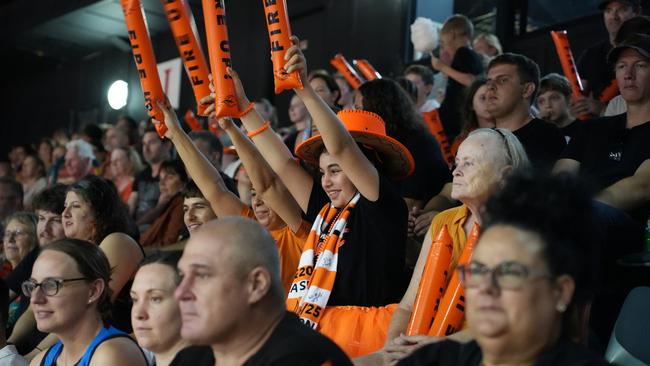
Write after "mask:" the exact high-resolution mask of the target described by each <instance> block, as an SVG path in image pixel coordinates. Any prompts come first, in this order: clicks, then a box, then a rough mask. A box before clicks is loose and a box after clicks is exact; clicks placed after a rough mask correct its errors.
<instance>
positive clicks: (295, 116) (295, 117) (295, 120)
mask: <svg viewBox="0 0 650 366" xmlns="http://www.w3.org/2000/svg"><path fill="white" fill-rule="evenodd" d="M289 121H291V123H292V124H293V126H292V129H291V130H290V132H289V133H288V134H287V136H286V137H285V138H284V143H285V144H286V145H287V147H288V148H289V150H290V151H292V152H294V151H296V146H298V145H300V143H302V142H303V141H305V140H306V139H308V138H310V137H311V126H312V122H311V116H310V115H309V113H308V112H307V108H306V107H305V103H303V102H302V100H300V98H298V96H297V95H294V96H292V97H291V102H289Z"/></svg>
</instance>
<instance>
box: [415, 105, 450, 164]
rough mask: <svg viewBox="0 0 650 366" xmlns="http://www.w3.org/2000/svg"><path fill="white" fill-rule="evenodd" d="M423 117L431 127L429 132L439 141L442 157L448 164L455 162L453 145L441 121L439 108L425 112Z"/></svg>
mask: <svg viewBox="0 0 650 366" xmlns="http://www.w3.org/2000/svg"><path fill="white" fill-rule="evenodd" d="M422 117H424V122H425V123H426V125H427V127H428V128H429V132H431V134H432V135H433V137H435V138H436V141H438V145H439V146H440V152H441V153H442V157H443V158H444V159H445V161H446V162H447V165H449V166H451V165H452V164H453V162H454V155H453V154H452V153H451V145H450V144H449V140H447V135H446V134H445V129H444V127H442V121H440V115H439V114H438V110H437V109H434V110H432V111H430V112H423V113H422Z"/></svg>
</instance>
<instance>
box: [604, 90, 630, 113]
mask: <svg viewBox="0 0 650 366" xmlns="http://www.w3.org/2000/svg"><path fill="white" fill-rule="evenodd" d="M625 112H627V103H625V99H623V97H622V96H620V95H617V96H615V97H614V98H612V100H610V101H609V103H607V108H605V117H609V116H616V115H617V114H623V113H625Z"/></svg>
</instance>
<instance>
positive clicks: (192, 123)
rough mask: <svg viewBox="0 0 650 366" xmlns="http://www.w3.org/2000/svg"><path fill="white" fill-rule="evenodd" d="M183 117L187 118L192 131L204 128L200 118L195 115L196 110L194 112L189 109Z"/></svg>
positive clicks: (186, 120)
mask: <svg viewBox="0 0 650 366" xmlns="http://www.w3.org/2000/svg"><path fill="white" fill-rule="evenodd" d="M183 119H185V122H186V123H187V125H188V126H190V128H191V129H192V131H202V130H203V127H201V124H200V123H199V120H198V119H196V116H195V115H194V112H192V110H191V109H188V110H187V112H185V116H183Z"/></svg>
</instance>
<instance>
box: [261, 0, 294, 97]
mask: <svg viewBox="0 0 650 366" xmlns="http://www.w3.org/2000/svg"><path fill="white" fill-rule="evenodd" d="M262 6H264V13H265V15H266V28H267V29H268V31H269V41H270V42H271V60H272V61H273V79H274V81H275V94H280V93H281V92H282V91H283V90H287V89H302V81H300V72H299V71H294V72H292V73H290V74H287V72H286V71H285V70H284V65H285V64H286V63H287V61H286V60H285V59H284V53H285V52H286V51H287V50H288V49H289V47H291V46H292V43H291V40H290V39H289V37H291V27H290V25H289V17H288V16H287V2H286V0H262Z"/></svg>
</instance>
